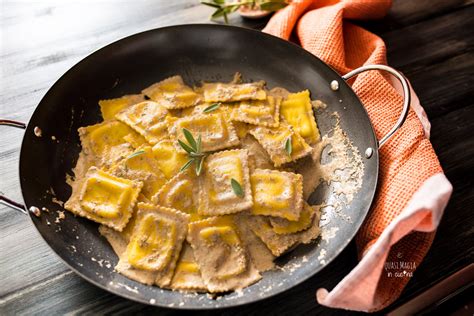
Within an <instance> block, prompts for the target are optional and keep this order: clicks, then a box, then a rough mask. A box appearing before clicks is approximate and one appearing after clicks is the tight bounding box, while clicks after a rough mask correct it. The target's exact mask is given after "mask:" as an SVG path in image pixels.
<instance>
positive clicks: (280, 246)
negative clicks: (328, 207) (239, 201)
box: [236, 207, 320, 257]
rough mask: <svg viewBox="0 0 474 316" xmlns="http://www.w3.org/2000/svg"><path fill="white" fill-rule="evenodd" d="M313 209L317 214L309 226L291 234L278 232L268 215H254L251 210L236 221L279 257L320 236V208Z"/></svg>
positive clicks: (240, 215)
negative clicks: (247, 228)
mask: <svg viewBox="0 0 474 316" xmlns="http://www.w3.org/2000/svg"><path fill="white" fill-rule="evenodd" d="M311 210H312V211H313V212H315V215H314V216H313V220H312V221H311V225H310V226H309V228H307V229H305V230H302V231H299V232H296V233H291V234H277V233H276V232H275V231H274V230H273V227H272V225H271V224H270V218H269V217H268V216H260V215H257V216H254V215H252V214H250V213H249V212H242V213H239V214H237V215H236V221H237V223H238V224H239V225H245V226H247V227H249V228H250V229H251V230H252V231H253V232H254V233H255V235H257V236H258V237H259V238H260V239H261V240H262V241H263V243H265V245H267V247H268V249H270V251H271V252H272V254H273V255H274V256H276V257H279V256H281V255H282V254H284V253H285V252H287V251H289V250H291V249H293V247H294V246H296V245H298V244H299V243H303V244H308V243H310V242H311V241H313V240H315V239H316V238H317V237H318V236H319V233H320V229H319V219H320V208H319V207H315V208H311Z"/></svg>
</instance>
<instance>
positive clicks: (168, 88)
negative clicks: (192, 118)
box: [142, 76, 201, 109]
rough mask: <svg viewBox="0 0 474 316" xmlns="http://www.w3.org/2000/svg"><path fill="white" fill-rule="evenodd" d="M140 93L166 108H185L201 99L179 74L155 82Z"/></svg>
mask: <svg viewBox="0 0 474 316" xmlns="http://www.w3.org/2000/svg"><path fill="white" fill-rule="evenodd" d="M142 93H143V94H144V95H146V96H147V97H149V98H150V99H151V100H152V101H155V102H158V103H159V104H160V105H162V106H164V107H165V108H167V109H181V108H186V107H190V106H194V105H196V104H199V102H200V101H201V96H200V95H199V94H197V93H196V92H194V90H193V89H192V88H190V87H188V86H187V85H185V84H184V81H183V78H181V76H173V77H170V78H167V79H165V80H163V81H160V82H158V83H155V84H153V85H151V86H149V87H148V88H146V89H144V90H143V91H142Z"/></svg>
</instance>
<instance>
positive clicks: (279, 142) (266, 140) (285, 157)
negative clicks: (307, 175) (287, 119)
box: [249, 122, 312, 167]
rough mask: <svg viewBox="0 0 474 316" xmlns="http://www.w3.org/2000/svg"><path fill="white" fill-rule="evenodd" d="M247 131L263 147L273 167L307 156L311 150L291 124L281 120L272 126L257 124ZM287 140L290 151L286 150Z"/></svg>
mask: <svg viewBox="0 0 474 316" xmlns="http://www.w3.org/2000/svg"><path fill="white" fill-rule="evenodd" d="M249 133H250V134H251V135H253V136H254V137H255V138H256V139H257V141H258V142H259V143H260V145H262V147H263V148H265V150H266V151H267V153H268V155H269V156H270V159H271V160H272V161H273V164H274V165H275V167H279V166H281V165H283V164H284V163H287V162H291V161H294V160H297V159H299V158H302V157H304V156H307V155H309V154H310V153H311V151H312V149H311V147H310V146H309V145H308V144H307V143H306V142H305V141H304V139H303V138H302V137H301V136H300V135H299V134H298V133H295V132H294V131H293V129H292V127H291V126H289V125H288V124H283V122H281V123H280V126H278V127H274V128H268V127H262V126H257V127H254V128H252V129H251V130H250V131H249ZM288 140H289V141H290V142H291V152H288V151H287V146H286V144H287V142H288Z"/></svg>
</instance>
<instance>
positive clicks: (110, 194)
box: [65, 167, 142, 231]
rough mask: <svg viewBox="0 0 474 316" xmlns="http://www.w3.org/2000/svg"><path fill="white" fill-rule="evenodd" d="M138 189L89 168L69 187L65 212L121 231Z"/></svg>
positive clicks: (138, 184)
mask: <svg viewBox="0 0 474 316" xmlns="http://www.w3.org/2000/svg"><path fill="white" fill-rule="evenodd" d="M141 188H142V183H141V182H140V181H132V180H128V179H123V178H118V177H115V176H113V175H111V174H109V173H107V172H104V171H102V170H100V169H97V168H95V167H91V168H90V169H89V170H88V171H87V173H86V175H85V177H84V178H82V179H80V180H79V181H76V182H75V183H74V184H73V188H72V195H71V197H70V198H69V200H68V201H67V202H66V204H65V208H66V209H67V210H69V211H71V212H73V213H74V214H76V215H79V216H83V217H86V218H88V219H91V220H93V221H95V222H98V223H101V224H103V225H106V226H109V227H111V228H113V229H116V230H118V231H122V229H123V228H124V227H125V225H126V224H127V222H128V221H129V219H130V217H131V215H132V212H133V207H134V205H135V203H136V201H137V197H138V194H139V193H140V190H141Z"/></svg>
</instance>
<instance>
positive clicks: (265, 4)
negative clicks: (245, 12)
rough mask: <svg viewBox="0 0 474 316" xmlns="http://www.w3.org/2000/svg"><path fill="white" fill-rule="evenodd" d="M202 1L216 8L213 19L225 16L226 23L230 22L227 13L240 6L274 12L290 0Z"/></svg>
mask: <svg viewBox="0 0 474 316" xmlns="http://www.w3.org/2000/svg"><path fill="white" fill-rule="evenodd" d="M201 3H202V4H204V5H207V6H210V7H213V8H215V9H216V11H214V13H213V14H212V15H211V19H216V18H219V17H223V18H224V21H225V23H226V24H229V19H228V17H227V15H229V14H231V13H233V12H235V11H237V10H238V9H239V8H240V7H243V6H246V7H250V8H252V9H257V10H263V11H269V12H272V11H278V10H280V9H283V8H284V7H286V6H287V5H288V0H201Z"/></svg>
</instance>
